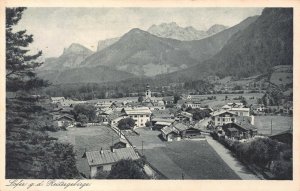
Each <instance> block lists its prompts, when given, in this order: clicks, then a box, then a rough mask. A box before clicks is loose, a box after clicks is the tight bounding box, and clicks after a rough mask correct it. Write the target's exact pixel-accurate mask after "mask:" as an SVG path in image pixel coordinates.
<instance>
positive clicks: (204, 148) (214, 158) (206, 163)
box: [128, 128, 239, 179]
mask: <svg viewBox="0 0 300 191" xmlns="http://www.w3.org/2000/svg"><path fill="white" fill-rule="evenodd" d="M136 131H137V132H138V133H139V134H140V136H132V137H128V138H129V140H130V141H131V142H132V143H133V145H134V146H136V147H137V148H138V150H139V152H140V153H142V152H143V154H144V155H145V156H146V159H147V161H148V162H149V163H150V164H151V165H153V166H154V167H155V168H156V169H159V171H161V172H162V173H163V174H164V175H165V176H167V177H168V178H170V179H182V175H183V176H184V178H185V179H239V177H238V176H237V175H236V174H235V173H234V172H233V171H232V170H231V168H230V167H228V165H227V164H226V163H225V162H224V161H223V160H222V159H221V158H220V156H219V155H218V154H217V153H216V152H215V150H214V149H213V148H212V147H211V146H210V145H209V144H208V143H207V142H206V141H184V140H183V141H178V142H177V141H176V142H165V141H162V140H161V139H160V138H159V134H160V131H151V130H148V129H147V128H139V129H137V130H136ZM142 141H143V151H142V147H141V146H142Z"/></svg>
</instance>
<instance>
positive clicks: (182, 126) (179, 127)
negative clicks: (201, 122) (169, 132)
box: [173, 123, 189, 131]
mask: <svg viewBox="0 0 300 191" xmlns="http://www.w3.org/2000/svg"><path fill="white" fill-rule="evenodd" d="M173 126H174V127H175V129H177V130H178V131H184V130H187V129H188V128H189V127H188V126H186V125H185V124H183V123H174V124H173Z"/></svg>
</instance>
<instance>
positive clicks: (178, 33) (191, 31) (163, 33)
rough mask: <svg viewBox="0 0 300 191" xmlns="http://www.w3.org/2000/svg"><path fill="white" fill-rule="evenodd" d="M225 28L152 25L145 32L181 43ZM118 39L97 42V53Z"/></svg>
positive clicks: (172, 24)
mask: <svg viewBox="0 0 300 191" xmlns="http://www.w3.org/2000/svg"><path fill="white" fill-rule="evenodd" d="M227 28H228V27H227V26H224V25H219V24H215V25H213V26H211V27H210V28H209V29H208V30H207V31H204V30H197V29H195V28H194V27H192V26H189V27H180V26H178V25H177V23H176V22H171V23H162V24H159V25H152V26H151V27H149V29H148V30H147V32H149V33H150V34H153V35H155V36H158V37H163V38H172V39H176V40H181V41H191V40H200V39H203V38H206V37H209V36H211V35H214V34H216V33H218V32H221V31H223V30H225V29H227ZM119 39H120V37H116V38H110V39H105V40H100V41H99V42H98V46H97V51H98V52H99V51H101V50H103V49H104V48H106V47H108V46H110V45H112V44H114V43H115V42H117V41H118V40H119Z"/></svg>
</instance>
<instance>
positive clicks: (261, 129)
mask: <svg viewBox="0 0 300 191" xmlns="http://www.w3.org/2000/svg"><path fill="white" fill-rule="evenodd" d="M271 120H272V134H273V135H274V134H277V133H280V132H283V131H286V130H289V129H290V128H291V127H293V118H292V117H287V116H255V119H254V125H255V126H256V127H257V128H258V133H259V134H263V135H270V134H271Z"/></svg>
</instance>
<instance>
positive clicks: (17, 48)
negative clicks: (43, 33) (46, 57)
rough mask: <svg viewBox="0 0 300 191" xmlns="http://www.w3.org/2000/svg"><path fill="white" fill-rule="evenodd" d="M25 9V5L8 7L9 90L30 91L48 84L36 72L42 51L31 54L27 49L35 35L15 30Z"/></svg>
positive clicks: (7, 58) (7, 74) (7, 60)
mask: <svg viewBox="0 0 300 191" xmlns="http://www.w3.org/2000/svg"><path fill="white" fill-rule="evenodd" d="M24 10H25V8H24V7H18V8H7V9H6V25H5V26H6V88H7V90H9V91H18V90H26V91H29V90H31V89H34V88H39V87H42V86H46V85H47V82H45V81H44V80H41V79H39V78H37V76H36V73H35V72H34V69H35V68H37V67H39V66H40V65H41V64H42V62H40V61H38V58H39V57H40V56H41V55H42V51H39V52H38V53H36V54H34V55H29V54H28V52H29V49H26V48H27V47H28V46H29V44H30V43H32V42H33V35H28V34H26V30H22V31H18V32H13V26H15V25H17V24H18V22H19V21H20V19H21V17H22V14H23V11H24Z"/></svg>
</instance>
